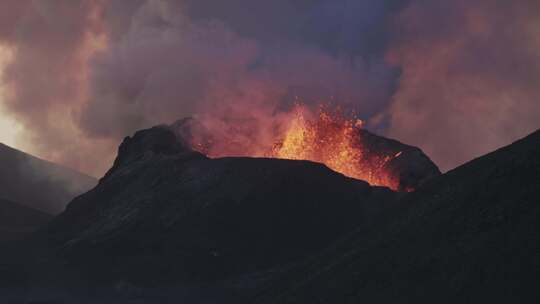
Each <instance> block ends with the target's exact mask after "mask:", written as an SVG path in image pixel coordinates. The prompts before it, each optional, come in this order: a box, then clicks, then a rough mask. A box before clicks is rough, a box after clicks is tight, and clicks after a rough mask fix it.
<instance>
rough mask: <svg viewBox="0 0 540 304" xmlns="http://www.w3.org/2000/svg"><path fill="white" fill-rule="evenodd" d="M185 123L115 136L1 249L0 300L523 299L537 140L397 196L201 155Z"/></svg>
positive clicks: (322, 172) (245, 160)
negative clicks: (28, 230) (82, 182)
mask: <svg viewBox="0 0 540 304" xmlns="http://www.w3.org/2000/svg"><path fill="white" fill-rule="evenodd" d="M188 122H189V123H188ZM193 122H194V121H193V120H185V121H183V122H181V123H177V124H175V125H173V126H172V127H171V126H157V127H154V128H150V129H147V130H142V131H139V132H137V133H136V134H135V135H134V136H132V137H128V138H126V139H125V140H124V141H123V143H122V144H121V145H120V148H119V150H118V156H117V158H116V160H115V163H114V165H113V167H112V168H111V169H110V170H109V171H108V172H107V173H106V174H105V176H104V177H103V178H102V179H101V180H100V181H99V184H98V185H97V187H95V188H94V189H92V190H90V191H89V192H87V193H85V194H83V195H81V196H79V197H77V198H75V199H74V200H73V201H72V202H71V203H70V204H69V205H68V207H67V208H66V210H65V211H64V212H63V213H62V214H60V215H59V216H57V217H56V218H55V219H54V220H53V221H52V222H51V223H50V224H48V225H46V226H45V227H44V228H43V229H41V230H40V231H39V232H37V233H34V234H33V235H32V237H30V238H28V239H26V240H24V241H21V242H20V243H16V244H12V245H11V246H9V247H5V250H3V251H2V253H1V254H2V256H1V257H2V260H3V261H6V262H4V264H3V265H2V271H1V272H0V289H1V291H2V292H1V293H0V298H2V300H4V301H5V302H8V303H9V302H17V301H18V302H21V301H22V302H23V303H25V302H32V301H34V302H36V301H42V302H43V301H45V300H46V301H49V302H52V303H57V302H59V303H71V302H82V303H178V302H182V301H183V302H188V303H235V304H237V303H312V302H317V301H318V302H321V303H347V302H358V301H361V300H367V301H368V302H393V303H405V302H408V300H410V299H413V300H415V301H416V302H429V303H433V302H434V300H439V302H445V301H448V302H464V301H467V300H468V299H473V300H479V299H481V298H482V297H485V296H486V295H489V297H488V298H489V299H490V300H492V301H494V302H497V300H504V301H510V300H523V299H531V298H534V297H535V292H536V289H537V288H536V286H535V284H534V282H537V279H538V277H537V273H536V270H535V269H536V268H535V267H536V266H535V265H536V262H537V261H538V257H537V253H538V251H537V250H536V249H537V248H540V245H539V242H538V240H539V239H540V238H538V235H537V231H540V229H538V228H539V227H538V223H539V221H538V215H539V213H538V210H537V209H538V208H537V207H538V204H537V202H538V197H539V193H538V189H539V187H538V183H539V181H540V170H539V168H540V166H538V161H537V157H536V156H537V155H538V153H540V151H539V148H540V131H539V132H536V133H535V134H532V135H531V136H529V137H528V138H525V139H523V140H522V141H520V142H517V143H515V144H513V145H511V146H509V147H507V148H504V149H502V150H500V151H496V152H494V153H492V154H490V155H487V156H485V157H482V158H480V159H478V160H474V161H472V162H471V163H469V164H466V165H464V166H462V167H460V168H457V169H456V170H453V171H451V172H449V173H446V174H443V175H439V176H436V177H433V178H431V179H428V180H426V181H425V182H423V183H422V184H421V185H420V186H419V187H418V188H417V189H416V190H415V191H414V192H411V193H408V192H395V191H392V190H391V189H389V188H388V187H380V186H372V185H370V184H369V183H367V182H365V181H361V180H357V179H354V178H350V177H347V176H345V175H343V174H340V173H338V172H335V171H333V170H331V169H329V168H328V167H327V166H325V165H323V164H321V163H316V162H311V161H305V160H288V159H277V158H251V157H224V158H210V157H208V156H206V155H204V154H202V153H200V152H198V151H195V150H194V149H193V148H192V145H191V142H190V141H189V138H187V137H185V135H186V134H188V135H189V134H190V133H185V131H186V130H187V131H189V130H190V128H189V124H191V123H193ZM178 127H183V128H184V129H182V128H180V129H179V128H178ZM182 132H184V133H182ZM179 134H183V136H179ZM383 140H384V139H383ZM400 148H402V147H400ZM38 303H39V302H38Z"/></svg>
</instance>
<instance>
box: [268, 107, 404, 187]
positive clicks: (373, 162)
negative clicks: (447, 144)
mask: <svg viewBox="0 0 540 304" xmlns="http://www.w3.org/2000/svg"><path fill="white" fill-rule="evenodd" d="M310 116H311V117H310ZM312 116H313V115H312V114H311V113H309V111H308V110H307V109H306V108H304V107H301V106H297V107H295V109H294V115H293V119H292V120H291V121H290V123H289V126H288V128H287V131H286V132H285V134H284V136H283V139H282V140H281V141H280V142H278V143H277V144H275V146H274V148H273V149H272V153H271V156H272V157H275V158H282V159H296V160H310V161H314V162H318V163H323V164H325V165H326V166H328V167H329V168H330V169H332V170H334V171H337V172H340V173H342V174H343V175H346V176H349V177H352V178H356V179H361V180H364V181H367V182H368V183H370V184H371V185H377V186H387V187H389V188H392V189H394V190H398V189H399V179H398V178H397V177H396V174H394V173H393V172H392V171H391V169H390V168H387V167H386V165H387V164H388V162H389V161H390V160H392V158H397V157H399V156H400V155H401V151H399V152H397V153H394V154H393V155H373V153H371V152H370V151H369V150H368V149H367V148H366V147H364V145H363V143H362V141H361V139H362V138H361V136H359V132H358V131H359V130H361V129H362V126H363V122H362V121H361V120H358V119H347V118H345V117H344V116H343V115H341V113H340V112H339V111H333V112H332V111H329V110H326V109H324V108H322V107H321V108H320V109H319V111H318V113H317V114H316V115H315V117H312Z"/></svg>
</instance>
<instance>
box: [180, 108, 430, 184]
mask: <svg viewBox="0 0 540 304" xmlns="http://www.w3.org/2000/svg"><path fill="white" fill-rule="evenodd" d="M261 120H265V121H271V122H272V123H269V124H264V123H262V122H261ZM262 125H265V126H266V127H261V126H262ZM173 126H174V128H175V129H176V130H177V134H180V135H181V137H182V138H183V139H184V140H185V141H188V142H189V144H190V146H191V147H192V148H193V149H195V150H197V151H199V152H201V153H203V154H206V155H208V156H210V157H228V156H246V157H270V158H280V159H292V160H309V161H313V162H318V163H322V164H325V165H326V166H327V167H329V168H330V169H332V170H334V171H336V172H339V173H341V174H343V175H346V176H348V177H351V178H355V179H360V180H364V181H366V182H368V183H369V184H371V185H374V186H385V187H388V188H390V189H393V190H396V191H412V190H414V189H415V188H416V187H417V186H418V185H419V184H420V183H421V182H423V181H424V180H426V179H427V178H430V177H433V176H436V175H438V174H440V171H439V170H438V168H437V166H435V164H433V163H432V162H431V160H430V159H429V158H428V157H427V156H425V154H423V152H422V151H421V150H420V149H418V148H415V147H411V146H408V145H404V144H402V143H400V142H397V141H394V140H391V139H387V138H384V137H380V136H377V135H374V134H372V133H370V132H368V131H367V130H365V129H364V128H363V123H362V121H361V120H358V119H354V118H348V117H346V116H345V115H342V112H341V111H339V110H330V109H328V108H325V107H319V109H318V110H317V111H314V110H311V109H309V108H307V107H305V106H302V105H296V106H295V107H293V109H292V110H291V111H289V112H286V113H281V114H280V115H279V116H274V117H273V119H267V118H264V119H261V118H260V116H259V119H236V120H234V119H230V118H227V119H226V120H225V119H216V118H215V117H212V118H208V117H207V118H205V119H200V120H194V119H191V120H181V121H179V122H177V123H175V124H174V125H173Z"/></svg>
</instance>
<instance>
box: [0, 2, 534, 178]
mask: <svg viewBox="0 0 540 304" xmlns="http://www.w3.org/2000/svg"><path fill="white" fill-rule="evenodd" d="M538 6H539V4H537V3H536V2H534V1H529V0H521V1H512V2H510V1H505V2H503V1H498V0H478V1H474V2H470V1H465V0H458V1H442V0H436V1H423V0H410V1H406V0H385V1H380V0H363V1H350V0H311V1H310V0H276V1H250V0H232V1H209V0H178V1H173V0H134V1H118V0H111V1H101V0H86V1H85V0H69V1H68V0H64V1H21V0H16V1H15V0H8V1H2V2H1V3H0V46H1V47H4V48H9V49H10V53H11V54H12V56H11V60H10V62H9V63H8V64H7V66H6V68H5V69H4V71H3V73H2V87H3V91H4V92H5V93H4V95H5V96H1V98H0V102H2V108H3V111H4V112H6V113H8V115H10V116H11V118H13V119H15V120H17V121H18V123H19V124H20V125H21V126H22V129H23V131H22V134H21V136H22V137H21V138H20V139H19V142H20V145H19V146H20V147H23V148H25V149H26V150H28V151H29V152H32V153H34V154H36V155H38V156H41V157H44V158H47V159H49V160H52V161H56V162H60V163H62V164H64V165H67V166H71V167H74V168H77V169H79V170H81V171H84V172H87V173H90V174H93V175H100V174H102V173H103V172H104V170H105V169H106V168H107V167H108V166H109V165H110V163H111V160H112V158H113V157H114V154H115V149H116V146H117V144H118V142H119V141H120V140H121V139H122V137H124V136H127V135H130V134H131V133H132V132H134V131H135V130H137V129H140V128H145V127H149V126H151V125H155V124H160V123H172V122H174V121H175V120H177V119H179V118H182V117H185V116H194V115H195V116H197V117H199V118H200V119H201V121H203V122H204V123H205V124H206V127H209V128H213V130H215V132H219V134H220V135H221V136H223V137H227V136H230V135H231V134H235V137H236V138H235V140H244V141H247V142H249V143H250V144H251V145H253V146H254V149H256V146H257V144H258V141H259V140H262V141H264V140H265V137H267V136H269V135H270V134H272V132H274V131H275V130H276V128H278V129H279V127H280V126H281V123H282V121H283V120H284V119H286V118H287V115H288V110H289V109H290V108H291V106H292V105H293V104H294V103H295V102H298V101H301V102H303V103H306V104H308V105H318V104H320V103H327V104H328V103H330V104H338V105H340V106H341V107H343V108H346V109H349V110H351V111H353V112H354V113H355V114H356V115H358V116H359V117H360V118H362V119H366V120H367V121H368V122H369V123H368V127H369V128H371V129H374V130H376V131H378V132H382V133H385V134H386V135H390V136H392V137H395V138H397V139H399V140H402V141H404V142H406V143H410V144H415V145H418V146H420V147H421V148H423V149H425V150H426V152H427V153H428V154H429V155H430V156H432V158H433V159H434V160H435V161H436V162H437V163H439V164H441V165H442V167H443V168H445V169H448V168H451V167H453V166H455V165H457V164H459V163H462V162H464V161H466V160H468V159H470V158H472V157H474V156H477V155H479V154H482V153H485V152H488V151H489V150H491V149H493V148H495V147H498V146H501V145H503V144H507V143H509V142H510V141H512V140H514V139H516V138H518V137H520V136H523V135H525V134H526V133H527V132H529V131H531V130H533V129H534V128H537V127H539V126H540V125H539V123H538V121H539V119H538V118H539V117H540V106H539V104H540V103H539V102H538V101H537V100H536V97H537V96H539V94H538V93H540V92H539V90H540V89H538V88H537V87H536V86H535V84H537V83H538V80H539V76H540V70H539V69H540V68H539V67H540V65H539V64H538V63H539V62H538V60H539V57H538V54H540V52H539V48H540V40H538V38H537V37H538V28H539V26H538V25H539V24H538V21H537V20H539V18H537V14H538V13H537V12H538V11H540V10H538V8H539V7H538ZM231 153H233V152H231Z"/></svg>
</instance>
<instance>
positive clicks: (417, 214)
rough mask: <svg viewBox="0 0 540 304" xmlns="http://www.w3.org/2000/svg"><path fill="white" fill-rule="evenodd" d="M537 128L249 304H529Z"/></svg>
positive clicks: (538, 295) (539, 221)
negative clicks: (362, 303) (361, 303)
mask: <svg viewBox="0 0 540 304" xmlns="http://www.w3.org/2000/svg"><path fill="white" fill-rule="evenodd" d="M538 155H540V131H537V132H535V133H533V134H531V135H530V136H528V137H526V138H524V139H522V140H520V141H518V142H516V143H514V144H512V145H510V146H508V147H505V148H502V149H500V150H498V151H495V152H493V153H490V154H488V155H486V156H483V157H481V158H479V159H476V160H473V161H471V162H469V163H467V164H465V165H463V166H461V167H459V168H457V169H455V170H452V171H450V172H448V173H446V174H444V175H442V176H440V177H438V178H435V179H433V180H432V181H430V182H428V183H427V184H426V185H425V186H424V187H422V188H420V189H419V190H417V191H416V192H414V193H411V194H408V195H406V196H404V197H403V198H402V199H401V200H400V202H399V204H398V205H399V208H397V209H395V210H394V213H393V214H388V215H389V217H387V218H381V219H380V221H379V223H378V224H377V225H375V226H373V227H372V229H371V230H369V231H357V232H355V233H353V234H351V235H350V236H349V237H348V238H347V239H346V240H344V241H342V242H341V243H340V244H339V245H336V246H334V247H332V248H330V249H328V250H327V251H326V252H325V253H324V254H321V255H319V257H318V258H314V259H312V260H310V261H309V262H307V263H304V264H303V265H302V266H298V267H297V268H296V269H294V270H293V271H290V272H288V273H287V274H286V275H283V276H280V277H279V278H278V279H276V280H275V282H274V284H270V285H269V287H268V288H267V289H266V290H265V292H261V294H260V295H259V297H258V299H257V301H254V302H256V303H272V304H276V303H360V302H366V303H537V302H538V300H539V299H540V291H539V290H538V286H537V285H538V284H537V283H538V282H539V281H540V264H539V261H540V159H539V158H538Z"/></svg>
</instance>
